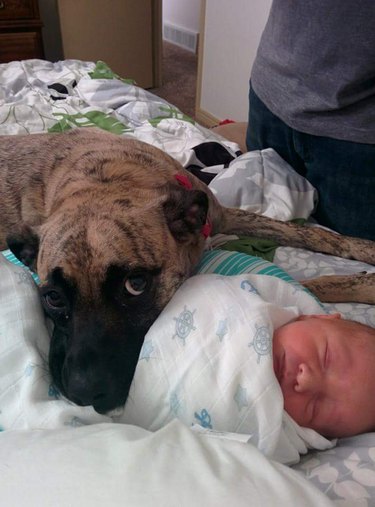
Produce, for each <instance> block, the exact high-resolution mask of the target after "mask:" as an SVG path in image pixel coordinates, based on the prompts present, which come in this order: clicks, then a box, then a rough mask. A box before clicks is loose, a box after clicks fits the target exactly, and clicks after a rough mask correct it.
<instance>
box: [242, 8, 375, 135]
mask: <svg viewBox="0 0 375 507" xmlns="http://www.w3.org/2000/svg"><path fill="white" fill-rule="evenodd" d="M251 82H252V86H253V88H254V91H255V93H256V94H257V95H258V96H259V98H260V99H261V100H262V101H263V102H264V103H265V104H266V106H267V107H268V108H269V109H270V110H271V111H272V112H273V113H274V114H275V115H276V116H278V117H279V118H280V119H282V120H283V121H284V122H285V123H286V124H288V125H289V126H290V127H292V128H294V129H296V130H299V131H302V132H306V133H309V134H313V135H319V136H326V137H332V138H336V139H343V140H347V141H355V142H359V143H371V144H375V0H359V1H355V0H274V1H273V4H272V7H271V12H270V15H269V19H268V22H267V25H266V27H265V29H264V32H263V35H262V38H261V41H260V45H259V48H258V53H257V57H256V60H255V62H254V65H253V70H252V75H251Z"/></svg>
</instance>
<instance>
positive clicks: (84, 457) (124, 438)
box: [0, 421, 333, 507]
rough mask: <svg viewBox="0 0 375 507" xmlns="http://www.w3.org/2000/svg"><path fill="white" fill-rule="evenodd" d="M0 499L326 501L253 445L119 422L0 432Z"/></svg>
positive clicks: (135, 505) (33, 503)
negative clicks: (152, 429)
mask: <svg viewBox="0 0 375 507" xmlns="http://www.w3.org/2000/svg"><path fill="white" fill-rule="evenodd" d="M0 463H1V480H0V499H1V505H4V506H9V507H24V506H27V507H52V506H53V507H88V506H90V507H103V506H110V507H117V506H118V507H120V506H121V507H123V506H126V507H176V506H179V507H192V506H196V505H204V506H205V507H228V506H233V507H248V506H249V505H250V506H251V507H274V506H287V507H302V506H304V507H317V506H319V507H333V504H332V503H331V501H330V500H329V499H328V498H327V497H326V496H325V495H324V494H323V493H321V492H320V491H318V489H316V488H315V486H313V485H312V484H310V483H309V482H308V481H306V479H305V478H303V477H301V476H300V475H299V474H298V473H297V472H294V470H292V469H290V468H289V467H286V466H285V465H281V464H279V463H276V462H273V461H272V460H269V459H267V458H266V457H265V456H263V454H262V453H261V452H259V451H258V450H257V448H256V447H254V446H252V445H251V444H243V443H241V442H236V441H234V440H223V439H220V438H216V437H214V436H212V435H211V436H209V435H202V434H196V433H194V432H192V431H190V430H189V429H188V428H186V426H184V425H183V424H182V423H180V422H179V421H173V422H172V423H170V424H168V425H167V426H166V427H164V428H162V429H161V430H159V431H156V432H155V433H151V432H148V431H145V430H142V429H141V428H136V427H134V426H130V425H122V424H94V425H92V426H85V427H83V428H75V429H72V428H63V429H57V430H42V431H38V430H30V431H7V432H3V433H0Z"/></svg>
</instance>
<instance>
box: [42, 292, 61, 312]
mask: <svg viewBox="0 0 375 507" xmlns="http://www.w3.org/2000/svg"><path fill="white" fill-rule="evenodd" d="M43 298H44V302H45V304H46V306H47V308H49V309H50V310H63V309H64V308H65V301H64V300H63V298H62V297H61V295H60V294H59V293H58V292H57V291H56V290H50V291H49V292H46V293H45V294H43Z"/></svg>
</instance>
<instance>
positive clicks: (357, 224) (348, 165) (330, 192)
mask: <svg viewBox="0 0 375 507" xmlns="http://www.w3.org/2000/svg"><path fill="white" fill-rule="evenodd" d="M249 101H250V111H249V124H248V130H247V136H246V143H247V148H248V149H249V150H261V149H264V148H273V149H274V150H275V151H277V153H278V154H279V155H280V156H281V157H282V158H283V159H284V160H286V161H287V162H288V163H289V164H290V165H291V166H292V167H293V168H294V169H295V170H296V171H297V172H298V173H299V174H301V175H302V176H305V177H306V178H307V179H308V180H309V181H310V183H311V184H312V185H314V187H315V188H316V189H317V190H318V193H319V204H318V207H317V210H316V212H315V214H314V218H315V219H316V220H317V221H318V222H319V223H320V224H322V225H325V226H327V227H330V228H331V229H334V230H335V231H337V232H340V233H341V234H346V235H348V236H358V237H362V238H368V239H372V240H374V241H375V145H372V144H360V143H353V142H349V141H339V140H337V139H331V138H328V137H320V136H313V135H310V134H304V133H302V132H299V131H297V130H294V129H292V128H290V127H288V125H286V124H285V123H284V122H283V121H281V120H280V119H279V118H278V117H277V116H275V115H274V114H273V113H271V111H270V110H269V109H268V108H267V107H266V106H265V104H263V102H262V101H261V100H260V99H259V98H258V96H257V95H256V94H255V93H254V91H253V89H252V88H251V87H250V93H249ZM374 128H375V123H374Z"/></svg>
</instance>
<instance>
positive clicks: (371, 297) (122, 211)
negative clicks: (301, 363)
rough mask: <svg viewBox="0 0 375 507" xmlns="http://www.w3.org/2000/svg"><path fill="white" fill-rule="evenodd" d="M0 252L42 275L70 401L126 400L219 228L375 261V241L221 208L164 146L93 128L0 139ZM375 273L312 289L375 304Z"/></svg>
mask: <svg viewBox="0 0 375 507" xmlns="http://www.w3.org/2000/svg"><path fill="white" fill-rule="evenodd" d="M0 160H1V178H0V196H1V199H0V216H1V222H0V247H3V248H4V247H6V246H7V245H8V246H9V248H10V249H11V250H12V251H13V253H14V254H15V255H16V256H17V257H18V258H19V259H20V260H21V261H23V262H24V263H25V264H27V265H28V266H30V267H32V268H33V269H36V271H37V272H38V275H39V277H40V279H41V286H40V294H41V299H42V304H43V306H44V309H45V311H46V313H47V314H48V315H49V316H50V317H51V319H52V320H53V321H54V324H55V326H54V332H53V336H52V340H51V347H50V355H49V366H50V371H51V374H52V377H53V380H54V382H55V384H56V386H57V387H58V388H59V389H60V391H61V392H62V393H63V394H64V395H65V396H66V397H67V398H69V399H70V400H72V401H74V402H76V403H78V404H80V405H93V406H94V408H95V410H97V411H98V412H106V411H109V410H111V409H113V408H115V407H117V406H120V405H122V404H124V402H125V400H126V398H127V395H128V390H129V387H130V383H131V381H132V378H133V374H134V370H135V366H136V363H137V359H138V355H139V351H140V348H141V346H142V342H143V339H144V336H145V333H146V332H147V330H148V329H149V327H150V325H151V324H152V323H153V322H154V320H155V319H156V317H157V316H158V314H159V313H160V311H161V310H162V309H163V307H164V306H165V305H166V303H167V302H168V301H169V300H170V298H171V297H172V295H173V294H174V292H175V291H176V290H177V288H178V287H179V286H180V285H181V284H182V282H183V281H184V280H185V279H186V278H187V277H188V276H189V275H190V274H191V273H192V270H193V268H194V266H195V265H196V263H197V261H198V259H199V258H200V256H201V254H202V250H203V246H204V243H205V236H206V235H207V234H209V233H210V230H211V234H215V233H218V232H221V233H240V234H252V235H256V236H259V237H263V238H273V239H275V240H277V241H278V243H279V244H280V245H289V246H294V247H301V248H307V249H311V250H315V251H320V252H325V253H328V254H334V255H338V256H341V257H345V258H349V259H358V260H361V261H364V262H367V263H370V264H375V243H373V242H371V241H367V240H361V239H355V238H349V237H345V236H338V235H336V234H333V233H331V232H327V231H326V230H322V229H319V228H309V227H301V226H298V225H294V224H291V223H284V222H279V221H276V220H271V219H269V218H265V217H262V216H258V215H255V214H253V213H248V212H246V211H242V210H239V209H232V208H224V207H222V206H221V205H220V204H219V203H218V201H217V200H216V198H215V197H214V196H213V195H212V193H211V192H210V191H209V190H208V188H207V187H206V186H205V185H204V184H203V183H202V182H200V181H199V180H198V179H196V178H195V177H194V176H192V175H191V174H190V173H188V172H187V171H185V170H184V169H183V168H182V167H181V165H180V164H179V163H177V162H176V161H175V160H173V159H172V158H171V157H169V156H168V155H167V154H165V153H163V152H162V151H160V150H158V149H156V148H154V147H152V146H150V145H148V144H145V143H142V142H139V141H136V140H133V139H128V138H124V137H118V136H114V135H111V134H107V133H104V132H102V131H98V130H95V129H82V130H80V129H78V130H74V131H71V132H69V133H64V134H42V135H28V136H3V137H0ZM374 276H375V275H364V274H360V275H358V276H354V277H352V278H349V282H348V278H347V277H344V278H342V279H334V281H333V282H332V281H331V279H330V278H328V279H327V280H326V281H322V280H319V281H314V282H310V283H309V284H308V286H309V287H310V288H312V290H313V291H314V292H315V293H316V294H317V295H318V296H319V297H320V298H321V299H329V300H335V301H342V300H348V299H349V300H359V301H364V302H368V303H375V291H374V283H373V282H374Z"/></svg>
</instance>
